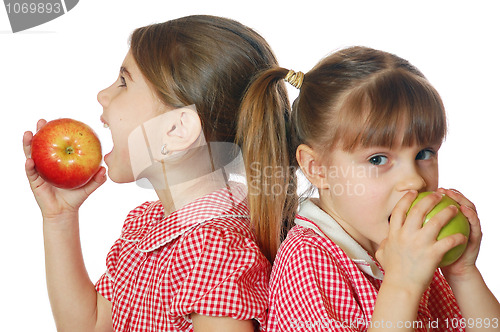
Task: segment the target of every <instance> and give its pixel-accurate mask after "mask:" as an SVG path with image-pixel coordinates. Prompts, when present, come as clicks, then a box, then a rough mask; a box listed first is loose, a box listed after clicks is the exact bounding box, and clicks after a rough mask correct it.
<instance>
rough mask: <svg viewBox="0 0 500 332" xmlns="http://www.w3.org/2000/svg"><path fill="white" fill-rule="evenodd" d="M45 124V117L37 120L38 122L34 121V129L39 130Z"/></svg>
mask: <svg viewBox="0 0 500 332" xmlns="http://www.w3.org/2000/svg"><path fill="white" fill-rule="evenodd" d="M46 124H47V121H46V120H45V119H40V120H38V122H37V123H36V131H39V130H40V129H42V127H43V126H45V125H46Z"/></svg>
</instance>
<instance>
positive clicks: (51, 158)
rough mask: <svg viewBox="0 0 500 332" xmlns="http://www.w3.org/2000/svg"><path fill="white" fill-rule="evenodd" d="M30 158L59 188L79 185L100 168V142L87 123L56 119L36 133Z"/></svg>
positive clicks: (77, 186) (39, 172)
mask: <svg viewBox="0 0 500 332" xmlns="http://www.w3.org/2000/svg"><path fill="white" fill-rule="evenodd" d="M31 158H32V159H33V161H34V162H35V168H36V170H37V172H38V174H40V176H41V177H42V178H43V179H44V180H45V181H47V182H49V183H51V184H52V185H54V186H56V187H59V188H64V189H74V188H79V187H81V186H83V185H85V184H86V183H87V182H89V181H90V179H91V178H92V177H93V176H94V175H95V174H96V173H97V171H98V170H99V168H100V165H101V159H102V153H101V142H100V141H99V139H98V138H97V135H96V133H95V132H94V131H93V130H92V128H90V127H89V126H87V125H86V124H85V123H82V122H80V121H77V120H73V119H57V120H53V121H50V122H48V123H47V124H46V125H45V126H43V127H42V129H40V130H39V131H38V132H37V133H36V134H35V136H34V137H33V141H32V143H31Z"/></svg>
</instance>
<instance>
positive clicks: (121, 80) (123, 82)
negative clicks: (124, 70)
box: [118, 76, 127, 88]
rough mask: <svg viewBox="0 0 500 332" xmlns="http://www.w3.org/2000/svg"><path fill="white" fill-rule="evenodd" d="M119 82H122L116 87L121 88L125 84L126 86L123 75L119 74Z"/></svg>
mask: <svg viewBox="0 0 500 332" xmlns="http://www.w3.org/2000/svg"><path fill="white" fill-rule="evenodd" d="M120 82H121V83H122V84H120V85H118V87H120V88H123V87H126V86H127V81H125V77H123V76H120Z"/></svg>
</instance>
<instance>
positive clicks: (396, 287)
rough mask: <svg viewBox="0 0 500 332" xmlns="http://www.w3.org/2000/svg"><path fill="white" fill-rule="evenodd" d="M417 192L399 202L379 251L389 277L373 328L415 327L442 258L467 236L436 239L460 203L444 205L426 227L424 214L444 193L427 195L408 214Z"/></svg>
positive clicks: (379, 258) (375, 313)
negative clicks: (421, 306)
mask: <svg viewBox="0 0 500 332" xmlns="http://www.w3.org/2000/svg"><path fill="white" fill-rule="evenodd" d="M416 195H417V193H416V192H409V193H407V194H406V195H405V196H404V197H403V198H402V199H401V200H400V201H399V202H398V204H397V205H396V207H395V208H394V210H393V213H392V216H391V223H390V226H389V235H388V237H387V238H386V239H385V240H384V241H383V242H382V244H381V245H380V248H379V249H378V251H377V253H376V256H377V259H378V260H379V262H380V263H381V264H382V266H383V267H384V270H385V277H384V281H383V283H382V286H381V288H380V291H379V294H378V296H377V301H376V304H375V309H374V312H373V316H372V328H371V329H369V330H370V331H372V330H394V328H396V327H397V328H398V329H397V330H398V331H413V330H414V329H413V324H409V323H411V322H414V321H416V319H417V312H418V306H419V303H420V300H421V297H422V294H423V293H424V292H425V290H426V289H427V288H428V287H429V284H430V282H431V281H432V278H433V276H434V273H435V271H436V269H437V266H438V264H439V262H440V261H441V259H442V257H443V256H444V254H445V253H446V252H447V251H448V250H449V249H451V248H453V247H455V246H457V245H459V244H461V243H464V241H465V240H466V239H465V237H464V236H463V235H461V234H458V235H451V236H448V237H446V238H444V239H441V240H440V241H436V237H437V234H438V233H439V231H440V230H441V228H442V227H443V226H444V225H445V224H446V223H447V222H448V221H449V220H450V219H451V218H453V216H454V215H455V214H456V213H457V209H456V207H449V208H446V209H444V210H443V211H441V212H440V213H438V214H437V215H435V216H434V217H433V218H432V220H431V221H429V223H427V225H426V226H425V227H422V220H424V216H425V215H426V214H427V213H428V212H429V211H430V210H431V209H432V208H433V207H434V206H435V205H436V204H437V203H438V202H439V200H440V199H441V197H440V195H429V196H427V197H425V198H424V199H422V201H420V202H419V203H418V204H416V205H415V207H414V208H413V209H412V210H411V211H410V212H409V213H408V215H407V211H408V209H409V207H410V205H411V203H412V202H413V201H414V199H415V198H416ZM402 303H404V305H402ZM375 322H376V323H377V324H375ZM382 322H384V323H385V324H382ZM405 324H406V326H405ZM398 325H399V326H398ZM375 327H378V328H375ZM400 327H401V328H400Z"/></svg>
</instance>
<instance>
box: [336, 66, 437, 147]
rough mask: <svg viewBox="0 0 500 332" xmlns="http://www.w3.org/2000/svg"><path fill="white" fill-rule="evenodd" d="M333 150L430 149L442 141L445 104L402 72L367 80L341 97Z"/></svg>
mask: <svg viewBox="0 0 500 332" xmlns="http://www.w3.org/2000/svg"><path fill="white" fill-rule="evenodd" d="M337 111H338V112H339V113H338V115H339V117H338V119H339V121H338V123H337V124H336V127H337V128H336V130H334V133H335V134H334V136H335V137H334V138H333V144H334V145H335V146H339V147H340V148H342V149H343V150H345V151H352V150H354V149H355V148H358V147H363V148H366V147H373V146H380V147H393V146H398V145H401V146H404V147H408V146H412V145H422V146H430V145H435V144H441V143H442V142H443V140H444V138H445V136H446V116H445V111H444V105H443V102H442V100H441V98H440V96H439V94H438V93H437V91H436V90H435V89H434V88H433V87H432V86H431V85H430V84H429V82H428V81H427V80H426V79H425V78H423V77H419V76H417V75H414V74H411V73H408V72H405V71H402V70H395V71H387V72H384V73H381V74H379V75H376V77H372V78H370V79H369V80H368V81H366V82H365V83H364V84H362V85H361V86H360V87H359V88H356V89H354V90H351V92H350V93H348V94H347V95H346V96H345V97H344V101H343V102H342V103H341V105H340V107H339V109H338V110H337Z"/></svg>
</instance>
